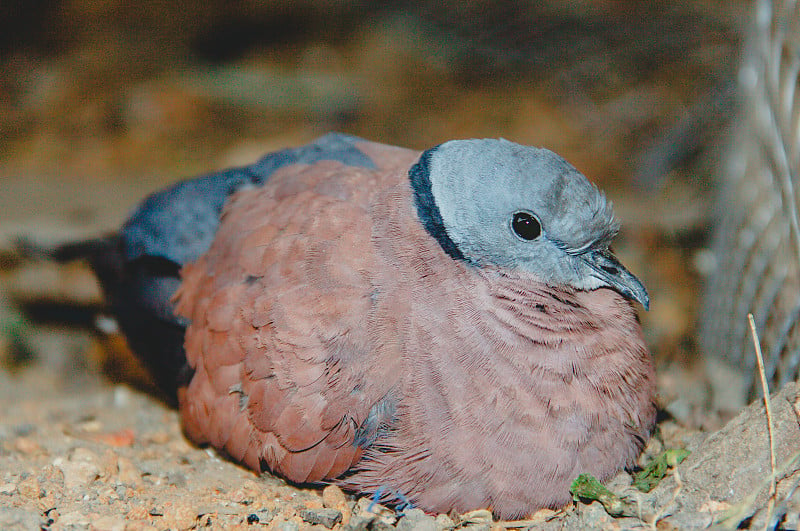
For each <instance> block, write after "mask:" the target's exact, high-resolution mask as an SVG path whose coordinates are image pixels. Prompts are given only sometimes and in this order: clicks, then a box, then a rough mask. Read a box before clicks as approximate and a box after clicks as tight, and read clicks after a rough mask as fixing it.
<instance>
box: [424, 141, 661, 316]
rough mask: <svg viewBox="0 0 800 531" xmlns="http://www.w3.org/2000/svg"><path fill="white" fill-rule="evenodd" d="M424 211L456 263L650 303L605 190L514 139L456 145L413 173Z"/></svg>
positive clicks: (435, 152)
mask: <svg viewBox="0 0 800 531" xmlns="http://www.w3.org/2000/svg"><path fill="white" fill-rule="evenodd" d="M410 177H411V184H412V186H413V188H414V195H415V201H416V205H417V212H418V214H419V217H420V220H421V221H422V223H423V224H424V225H425V228H426V229H427V231H428V232H429V233H430V234H431V235H432V236H433V237H434V238H436V239H437V241H438V242H439V243H440V245H441V246H442V248H443V249H444V250H445V251H446V252H447V253H448V254H450V256H452V257H454V258H456V259H461V260H466V261H467V262H469V263H471V264H473V265H476V266H481V265H484V264H494V265H497V266H501V267H504V268H516V269H521V270H524V271H528V272H530V273H533V274H535V275H536V276H537V277H538V278H540V279H541V280H542V281H543V282H546V283H548V284H551V285H558V286H571V287H573V288H575V289H578V290H591V289H596V288H600V287H609V288H612V289H614V290H616V291H618V292H619V293H621V294H622V295H624V296H625V297H627V298H630V299H633V300H636V301H639V302H640V303H641V304H642V305H644V306H645V308H647V307H648V305H649V299H648V296H647V291H646V290H645V288H644V286H643V285H642V283H641V282H639V280H638V279H637V278H636V277H635V276H633V275H632V274H631V273H630V272H628V270H626V269H625V268H624V267H623V266H622V264H620V263H619V261H618V260H617V259H616V258H615V257H614V256H613V255H612V254H611V252H610V251H609V249H608V247H609V244H610V243H611V240H612V239H613V238H614V236H615V235H616V233H617V230H618V228H619V226H618V224H617V222H616V221H615V219H614V214H613V212H612V210H611V204H610V203H609V202H608V201H607V200H606V198H605V196H604V195H603V194H602V192H600V191H599V190H598V189H597V187H595V186H594V185H592V184H591V183H590V182H589V181H588V180H587V179H586V177H584V176H583V175H582V174H581V173H580V172H579V171H578V170H576V169H575V168H574V167H573V166H572V165H570V164H569V163H568V162H567V161H565V160H564V159H563V158H561V157H559V156H558V155H556V154H555V153H553V152H552V151H548V150H546V149H539V148H534V147H529V146H522V145H520V144H515V143H513V142H509V141H507V140H488V139H486V140H453V141H450V142H447V143H444V144H441V145H439V146H436V147H434V148H431V149H429V150H428V151H426V152H424V153H423V154H422V157H421V158H420V160H419V162H418V163H417V164H416V165H415V166H414V167H412V168H411V171H410Z"/></svg>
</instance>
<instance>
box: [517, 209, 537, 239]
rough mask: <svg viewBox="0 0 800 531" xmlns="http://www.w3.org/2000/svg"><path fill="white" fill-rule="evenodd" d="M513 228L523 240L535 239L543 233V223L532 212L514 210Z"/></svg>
mask: <svg viewBox="0 0 800 531" xmlns="http://www.w3.org/2000/svg"><path fill="white" fill-rule="evenodd" d="M511 229H512V230H513V231H514V234H516V235H517V236H519V237H520V238H522V239H523V240H528V241H530V240H535V239H536V238H538V237H539V235H540V234H541V233H542V225H541V224H540V223H539V220H538V219H536V216H534V215H533V214H531V213H530V212H514V217H513V218H512V219H511Z"/></svg>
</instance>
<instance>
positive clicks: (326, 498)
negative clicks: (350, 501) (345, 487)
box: [322, 485, 347, 510]
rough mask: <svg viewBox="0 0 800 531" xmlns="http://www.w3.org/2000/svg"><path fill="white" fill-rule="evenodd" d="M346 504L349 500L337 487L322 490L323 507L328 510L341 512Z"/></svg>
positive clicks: (331, 486)
mask: <svg viewBox="0 0 800 531" xmlns="http://www.w3.org/2000/svg"><path fill="white" fill-rule="evenodd" d="M346 504H347V498H346V497H345V495H344V492H342V489H340V488H339V487H337V486H336V485H328V486H327V487H325V488H324V489H322V505H324V506H325V507H326V508H328V509H339V510H341V508H342V506H343V505H346Z"/></svg>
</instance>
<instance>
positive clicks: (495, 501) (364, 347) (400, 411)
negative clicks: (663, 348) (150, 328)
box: [173, 136, 654, 518]
mask: <svg viewBox="0 0 800 531" xmlns="http://www.w3.org/2000/svg"><path fill="white" fill-rule="evenodd" d="M325 138H328V139H329V140H330V138H332V137H323V139H321V140H320V141H318V143H317V145H321V144H324V143H325V142H326V141H325V140H324V139H325ZM335 138H336V141H337V142H345V143H346V144H348V145H350V146H351V147H352V148H353V149H355V150H357V151H358V152H360V153H362V154H363V155H364V159H363V160H361V161H360V162H359V163H357V164H355V163H353V162H352V160H351V159H346V158H343V157H341V156H332V157H331V160H327V159H325V158H324V157H321V158H318V159H317V160H308V161H306V162H303V161H300V162H299V163H297V162H294V163H288V164H285V165H283V166H280V167H278V168H277V169H275V170H274V171H271V172H270V173H269V175H268V179H265V180H264V182H263V183H261V182H258V183H255V182H254V183H252V185H249V184H245V185H243V186H240V187H238V188H237V189H236V191H234V192H233V194H232V195H231V196H230V197H229V198H228V199H227V201H226V202H225V206H224V209H223V211H222V214H221V218H220V219H219V227H218V229H217V230H216V231H215V235H214V236H213V242H212V243H211V244H210V247H209V248H208V250H207V251H204V252H202V253H200V254H199V257H198V258H196V259H193V260H191V261H187V262H186V263H185V264H184V263H180V264H179V265H182V266H184V267H183V269H182V272H181V279H182V280H181V284H180V288H179V289H178V291H177V294H176V295H175V298H174V299H173V300H174V301H175V302H176V306H175V310H176V317H175V318H176V319H177V320H178V321H179V322H184V323H188V328H186V332H185V342H184V349H185V354H186V361H187V367H188V370H187V371H185V372H186V379H185V381H186V382H188V384H187V385H185V386H182V387H181V388H180V389H179V391H178V398H179V400H178V401H179V407H180V411H181V416H182V420H183V424H184V428H185V431H186V433H187V435H188V436H189V437H190V438H191V439H192V440H194V441H196V442H198V443H210V444H211V445H213V446H215V447H217V448H220V449H224V450H225V451H226V452H227V453H229V454H230V455H231V456H232V457H233V458H234V459H236V460H239V461H242V462H244V463H245V464H246V465H247V466H249V467H251V468H253V469H255V470H266V469H268V470H271V471H273V472H275V473H277V474H279V475H282V476H284V477H286V478H288V479H290V480H292V481H295V482H300V483H304V482H317V481H323V480H326V481H333V482H336V483H339V484H341V485H343V486H345V487H347V488H350V489H353V490H357V491H361V492H368V493H374V492H376V491H380V492H383V493H389V495H390V496H403V497H405V498H407V499H408V500H410V501H411V502H412V503H414V504H415V505H417V506H419V507H421V508H423V509H425V510H430V511H442V512H446V511H449V510H452V509H455V510H457V511H466V510H470V509H476V508H482V507H490V508H491V509H492V510H493V511H494V512H495V514H497V515H498V516H501V517H505V518H511V517H519V516H524V515H526V514H528V513H531V512H533V511H535V510H536V509H538V508H541V507H556V506H559V505H563V504H565V503H567V502H568V500H569V496H570V495H569V485H570V483H571V481H572V480H573V479H574V478H575V477H576V476H577V475H578V474H580V473H590V474H593V475H595V476H597V477H599V478H601V479H604V478H607V477H609V476H610V475H611V474H613V473H614V472H616V471H617V470H619V469H620V468H622V467H624V466H629V465H631V464H632V463H633V462H634V460H635V458H636V457H637V455H638V453H639V451H640V450H641V448H642V446H643V444H644V442H645V441H646V439H647V437H648V436H649V432H650V429H651V428H652V426H653V422H654V407H653V395H654V375H653V366H652V362H651V359H650V357H649V354H648V352H647V349H646V347H645V344H644V341H643V339H642V335H641V330H640V326H639V324H638V321H637V318H636V314H635V310H634V308H633V306H632V304H631V302H630V301H629V300H627V299H628V298H634V299H636V300H639V301H640V302H643V303H644V304H646V303H647V299H646V293H645V292H644V288H643V287H641V284H639V283H638V280H636V279H635V277H633V276H632V275H631V274H630V273H628V272H627V271H626V270H625V269H624V268H623V267H622V266H621V265H620V264H619V262H617V261H616V260H615V259H614V258H613V256H611V255H610V253H609V251H608V243H610V240H611V238H612V237H613V234H614V233H615V230H616V226H615V224H614V221H613V216H612V215H611V213H610V208H609V207H608V205H606V203H605V199H604V198H603V197H602V195H601V194H600V193H599V192H598V191H597V190H596V189H595V188H594V187H593V186H591V185H590V184H589V183H588V181H586V180H585V178H584V177H583V176H582V175H580V174H579V173H578V172H577V171H576V170H575V169H574V168H572V167H571V166H569V165H568V164H567V163H566V162H564V161H563V159H561V158H560V157H558V156H557V155H555V154H552V153H550V152H548V151H546V150H537V149H534V148H526V147H524V146H519V145H517V144H513V143H511V142H506V141H460V142H451V143H447V144H443V145H442V146H438V147H436V148H433V149H432V150H429V151H427V152H425V153H423V154H422V155H420V154H419V153H417V152H413V151H409V150H405V149H401V148H395V147H389V146H383V145H379V144H374V143H370V142H366V141H362V140H360V139H355V138H352V137H343V136H337V137H335ZM320 143H321V144H320ZM312 146H314V144H312ZM348 149H349V148H348ZM351 155H352V153H351ZM473 179H474V182H473ZM526 187H527V188H526ZM623 294H624V295H625V296H623Z"/></svg>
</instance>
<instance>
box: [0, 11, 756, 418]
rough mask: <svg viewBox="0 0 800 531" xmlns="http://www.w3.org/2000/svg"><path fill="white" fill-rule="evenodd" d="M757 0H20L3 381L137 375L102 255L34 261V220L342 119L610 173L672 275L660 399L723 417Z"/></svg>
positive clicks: (4, 58)
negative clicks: (742, 67)
mask: <svg viewBox="0 0 800 531" xmlns="http://www.w3.org/2000/svg"><path fill="white" fill-rule="evenodd" d="M750 7H751V6H750V2H747V1H741V0H692V1H665V0H648V1H644V0H571V1H568V2H563V1H561V2H556V1H544V2H515V1H510V0H492V1H485V0H467V1H461V2H448V1H445V2H440V1H435V2H434V1H421V2H419V1H418V2H403V1H384V2H365V1H358V0H321V1H294V2H276V1H262V2H257V1H246V0H239V1H230V0H226V1H221V0H206V1H204V2H141V1H138V2H134V1H130V0H4V1H3V3H2V5H0V322H2V331H3V333H2V339H0V359H2V360H3V362H4V366H5V368H6V370H7V372H8V374H11V375H12V376H11V377H10V378H11V379H10V380H9V381H10V382H11V385H12V387H9V386H8V385H6V386H5V390H4V391H0V393H5V394H10V393H14V394H15V396H16V394H19V393H31V392H33V393H44V394H53V393H56V394H57V393H60V392H64V391H69V390H70V389H75V388H78V387H83V386H86V385H88V383H93V384H97V382H105V381H109V380H112V381H113V380H115V379H123V380H126V381H128V380H130V379H131V376H130V374H131V370H130V368H129V367H128V365H127V364H128V363H129V361H126V360H125V358H124V355H123V354H119V352H124V348H122V347H120V342H118V341H117V342H115V341H114V340H109V339H108V338H105V337H104V336H102V335H98V334H97V333H96V332H95V331H94V330H95V328H94V325H95V314H96V313H97V312H98V311H99V310H100V294H99V289H98V288H97V285H96V284H95V283H94V280H93V278H92V277H91V275H90V274H89V273H88V271H87V269H86V268H85V267H82V266H80V265H75V266H70V267H60V268H58V267H55V266H52V265H48V264H31V263H29V262H26V261H24V260H22V259H21V258H20V257H19V256H18V255H17V254H16V253H14V252H13V250H12V241H13V238H14V237H16V236H18V235H20V234H23V235H26V236H28V237H31V238H33V239H35V240H37V241H40V242H44V243H54V242H60V241H65V240H69V239H75V238H80V237H85V236H91V235H97V234H101V233H103V232H105V231H109V230H113V229H114V228H115V227H117V226H119V224H120V223H121V222H122V221H123V220H124V219H125V217H126V215H127V213H128V212H129V211H130V209H131V208H132V207H133V206H134V205H135V204H136V203H137V202H138V201H139V200H140V199H141V198H142V197H144V196H145V195H146V194H147V193H149V192H151V191H153V190H155V189H157V188H159V187H161V186H163V185H165V184H167V183H170V182H174V181H176V180H178V179H181V178H185V177H190V176H193V175H197V174H200V173H203V172H207V171H211V170H214V169H219V168H222V167H225V166H230V165H237V164H246V163H249V162H253V161H255V160H256V159H257V158H259V157H260V156H261V155H263V154H264V153H265V152H268V151H270V150H273V149H278V148H281V147H285V146H289V145H297V144H301V143H304V142H307V141H309V140H311V139H313V138H314V137H316V136H318V135H320V134H323V133H325V132H327V131H331V130H336V131H343V132H347V133H352V134H355V135H359V136H362V137H365V138H368V139H370V140H375V141H378V142H384V143H390V144H397V145H402V146H407V147H411V148H415V149H424V148H427V147H430V146H432V145H435V144H437V143H440V142H442V141H445V140H447V139H452V138H464V137H504V138H507V139H510V140H513V141H516V142H520V143H525V144H532V145H537V146H543V147H547V148H549V149H552V150H554V151H556V152H558V153H560V154H561V155H562V156H564V157H565V158H566V159H567V160H569V161H570V162H571V163H572V164H573V165H575V166H576V167H577V168H578V169H579V170H581V171H582V172H583V173H584V174H586V175H587V176H588V177H589V179H590V180H592V181H594V182H595V183H597V184H598V185H600V186H601V187H602V188H604V189H605V190H606V192H607V194H608V195H609V196H610V197H611V199H612V200H613V202H614V205H615V210H616V212H617V215H618V217H619V218H621V220H622V223H623V230H622V233H621V235H620V238H619V240H618V242H617V244H616V250H617V252H618V254H619V255H620V257H621V258H622V261H623V262H624V263H626V264H627V265H628V266H629V269H631V270H632V271H633V272H634V273H635V274H637V275H638V276H639V277H640V278H642V279H643V281H644V282H645V284H646V285H647V287H648V289H649V290H650V292H651V300H652V307H651V310H650V311H649V312H643V311H642V315H641V318H642V321H643V325H644V329H645V333H646V335H647V340H648V343H649V344H650V346H651V349H652V351H653V353H654V354H655V356H656V359H657V361H658V364H659V375H660V376H659V378H660V401H661V405H662V406H669V407H671V408H672V411H671V413H672V414H673V415H676V416H678V417H681V418H682V419H683V420H684V421H686V422H687V423H690V424H692V423H694V424H698V425H704V424H708V423H711V424H713V422H714V421H713V420H709V418H708V417H707V416H705V415H701V414H700V413H699V411H700V409H701V408H700V406H702V405H703V404H705V403H706V399H707V396H706V394H705V393H706V386H705V384H704V383H703V382H704V376H703V371H702V363H699V362H698V351H697V339H696V332H695V330H696V325H695V323H696V321H697V304H698V295H699V293H700V289H701V285H702V281H703V274H704V273H705V272H707V270H708V261H709V260H708V251H707V248H708V245H709V234H710V232H709V224H710V216H711V212H712V205H713V202H714V200H713V198H714V197H716V194H715V188H716V177H715V175H717V172H718V171H719V170H720V167H721V163H722V161H723V160H724V155H723V154H724V152H725V150H726V149H727V148H728V144H729V140H728V138H729V136H728V132H729V130H730V124H731V122H732V120H733V117H734V116H735V115H736V113H737V110H736V109H737V104H736V102H737V98H736V90H735V87H736V76H737V70H738V67H739V64H740V55H741V46H742V42H743V38H744V35H745V30H744V28H747V27H748V21H749V11H750ZM87 352H89V353H90V355H89V356H87ZM120 360H122V361H120ZM98 375H99V376H98ZM87 382H88V383H87Z"/></svg>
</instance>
